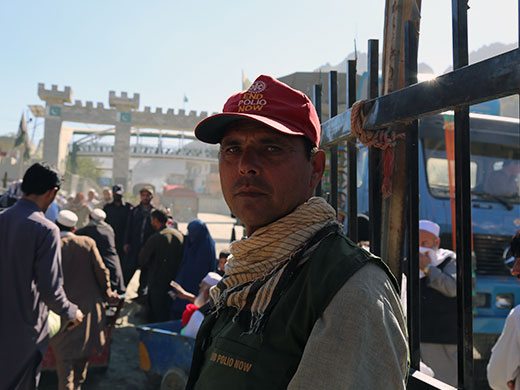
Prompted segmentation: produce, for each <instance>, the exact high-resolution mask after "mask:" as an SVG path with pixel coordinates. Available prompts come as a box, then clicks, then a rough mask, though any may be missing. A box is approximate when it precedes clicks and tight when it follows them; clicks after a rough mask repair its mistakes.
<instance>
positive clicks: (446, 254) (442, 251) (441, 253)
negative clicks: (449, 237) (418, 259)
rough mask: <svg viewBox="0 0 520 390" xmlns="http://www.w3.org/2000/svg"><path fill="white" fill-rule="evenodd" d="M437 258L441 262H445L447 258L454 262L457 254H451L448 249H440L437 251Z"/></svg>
mask: <svg viewBox="0 0 520 390" xmlns="http://www.w3.org/2000/svg"><path fill="white" fill-rule="evenodd" d="M438 256H439V258H441V259H442V260H446V259H447V258H451V260H452V261H455V260H456V259H457V254H456V253H455V252H453V251H452V250H450V249H443V248H440V249H439V250H438Z"/></svg>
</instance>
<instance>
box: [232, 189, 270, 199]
mask: <svg viewBox="0 0 520 390" xmlns="http://www.w3.org/2000/svg"><path fill="white" fill-rule="evenodd" d="M265 195H267V194H266V193H265V192H262V191H257V190H252V189H243V190H240V191H238V192H237V193H236V194H235V196H237V197H240V198H260V197H262V196H265Z"/></svg>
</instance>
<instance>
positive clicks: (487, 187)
mask: <svg viewBox="0 0 520 390" xmlns="http://www.w3.org/2000/svg"><path fill="white" fill-rule="evenodd" d="M490 136H491V134H490ZM422 144H423V151H424V161H425V164H426V175H427V183H428V187H429V189H430V192H431V194H432V195H433V196H435V197H440V198H445V197H449V174H448V160H447V157H446V147H445V142H444V139H442V138H440V137H439V138H422ZM519 157H520V147H518V146H517V145H514V144H513V145H500V144H496V143H485V142H472V143H471V162H470V172H471V177H470V183H471V190H472V193H473V199H477V198H479V200H489V201H496V198H494V197H497V196H498V197H500V198H505V199H507V201H509V202H513V203H520V161H519Z"/></svg>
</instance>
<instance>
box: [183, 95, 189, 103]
mask: <svg viewBox="0 0 520 390" xmlns="http://www.w3.org/2000/svg"><path fill="white" fill-rule="evenodd" d="M184 103H188V97H187V96H186V94H184Z"/></svg>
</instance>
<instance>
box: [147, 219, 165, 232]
mask: <svg viewBox="0 0 520 390" xmlns="http://www.w3.org/2000/svg"><path fill="white" fill-rule="evenodd" d="M150 225H152V227H153V229H154V230H155V231H157V230H160V229H161V227H162V223H161V222H160V221H159V220H158V219H157V218H155V217H152V216H150Z"/></svg>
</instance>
